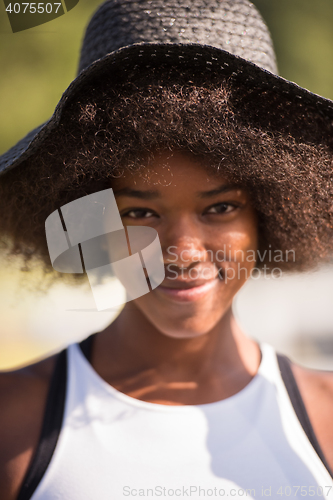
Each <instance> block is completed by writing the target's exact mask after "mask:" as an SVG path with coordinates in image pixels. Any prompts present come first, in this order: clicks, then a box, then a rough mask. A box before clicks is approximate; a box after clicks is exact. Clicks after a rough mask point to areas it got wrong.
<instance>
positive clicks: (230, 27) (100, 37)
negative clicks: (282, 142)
mask: <svg viewBox="0 0 333 500" xmlns="http://www.w3.org/2000/svg"><path fill="white" fill-rule="evenodd" d="M162 67H163V68H165V67H172V68H173V69H175V70H176V71H177V69H179V71H181V72H182V73H185V74H186V73H188V75H189V76H190V75H198V74H201V75H204V74H208V73H210V74H213V73H214V74H215V75H221V78H222V77H223V79H225V78H228V79H232V80H233V81H234V82H236V83H239V84H240V85H242V86H243V88H245V89H247V91H248V92H249V93H251V92H252V93H253V92H254V91H255V95H256V96H258V95H265V92H266V93H267V91H269V92H273V93H274V95H275V99H279V97H281V98H282V96H283V99H284V100H286V99H287V100H289V101H291V102H295V101H296V102H297V103H298V109H299V113H300V114H302V117H303V120H302V121H301V123H302V126H301V127H300V128H301V129H302V130H300V131H299V133H300V134H302V132H303V131H304V134H305V135H307V136H309V132H310V131H311V127H314V117H319V120H318V121H317V123H315V127H314V128H316V129H317V132H318V128H319V129H320V128H322V129H323V134H327V130H331V129H332V124H333V102H332V101H330V100H328V99H325V98H323V97H320V96H318V95H316V94H314V93H312V92H309V91H308V90H306V89H304V88H301V87H299V86H298V85H296V84H295V83H293V82H289V81H287V80H285V79H284V78H281V77H279V76H277V74H276V73H277V68H276V60H275V54H274V50H273V46H272V41H271V37H270V34H269V32H268V29H267V27H266V25H265V23H264V21H263V19H262V17H261V16H260V14H259V12H258V11H257V10H256V8H255V7H254V5H253V4H252V3H250V2H249V1H248V0H137V1H133V0H108V1H107V2H105V3H103V4H102V5H101V6H100V7H99V9H98V10H97V11H96V13H95V14H94V16H93V17H92V19H91V21H90V23H89V25H88V27H87V30H86V34H85V37H84V41H83V45H82V50H81V57H80V63H79V72H78V76H77V77H76V78H75V79H74V80H73V82H72V83H71V84H70V85H69V87H68V88H67V90H66V91H65V92H64V94H63V95H62V98H61V99H60V101H59V103H58V105H57V107H56V109H55V111H54V113H53V115H52V117H51V118H50V120H48V121H47V122H46V123H44V124H43V125H41V126H39V127H38V128H36V129H34V130H33V131H31V132H30V133H29V134H28V135H27V136H26V137H25V138H23V139H22V140H21V141H20V142H18V143H17V144H16V145H15V146H14V147H12V148H11V149H10V150H9V151H7V152H6V153H5V154H3V155H2V156H1V157H0V174H4V173H6V172H7V171H8V170H9V169H12V168H14V167H17V166H18V165H20V164H22V163H23V162H24V161H25V160H26V159H27V158H29V157H31V156H32V155H34V154H35V153H36V151H38V150H39V149H40V148H42V147H43V142H44V140H45V139H46V137H48V136H49V135H50V134H51V133H52V131H54V130H55V129H56V128H57V127H58V125H59V122H60V120H61V118H62V115H63V112H64V110H65V109H66V108H67V106H68V105H69V104H70V103H71V102H72V101H73V100H74V99H75V98H76V97H77V96H78V95H80V92H81V91H82V90H83V89H86V88H87V86H89V85H91V84H92V83H93V82H94V81H96V80H100V79H103V78H106V77H107V78H108V79H109V81H111V82H112V81H114V82H115V83H119V82H121V81H124V82H126V81H128V80H130V79H131V78H132V79H135V75H136V74H139V73H140V71H143V70H144V71H147V70H148V71H149V70H150V69H151V70H154V71H156V69H158V68H162ZM258 107H259V108H260V109H261V112H262V111H263V109H265V104H263V103H262V102H261V103H259V102H258ZM269 113H270V117H271V118H270V119H271V120H274V118H275V115H277V114H278V113H279V114H280V113H281V109H280V108H279V107H275V106H272V105H270V109H269ZM297 123H298V125H297V126H298V127H299V123H300V122H299V121H298V122H297ZM319 132H320V131H319ZM320 135H321V134H320V133H319V134H318V133H317V135H316V137H320ZM317 140H318V139H317Z"/></svg>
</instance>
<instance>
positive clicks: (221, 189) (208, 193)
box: [196, 184, 239, 198]
mask: <svg viewBox="0 0 333 500" xmlns="http://www.w3.org/2000/svg"><path fill="white" fill-rule="evenodd" d="M233 189H239V186H237V185H236V184H223V185H222V186H219V187H217V188H215V189H211V190H210V191H198V192H197V193H196V194H197V196H199V198H210V197H212V196H216V195H217V194H221V193H226V192H227V191H232V190H233Z"/></svg>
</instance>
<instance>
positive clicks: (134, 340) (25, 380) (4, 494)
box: [0, 153, 333, 500]
mask: <svg viewBox="0 0 333 500" xmlns="http://www.w3.org/2000/svg"><path fill="white" fill-rule="evenodd" d="M150 169H151V171H152V172H153V174H152V175H149V176H146V177H142V176H140V175H138V174H136V175H135V176H131V177H122V178H121V179H118V180H117V181H116V182H115V183H114V185H113V188H114V191H115V194H116V199H117V204H118V208H119V211H120V214H121V216H122V219H123V223H124V224H125V225H139V226H142V225H149V226H150V227H154V228H155V229H156V231H157V232H158V234H159V238H160V241H161V245H162V250H163V255H164V262H165V265H166V266H168V264H171V265H172V266H173V267H171V268H169V269H168V270H167V272H166V278H165V280H164V281H163V283H162V286H161V288H160V290H158V289H157V290H156V291H155V292H154V291H153V292H150V293H149V294H146V295H145V296H142V297H140V298H139V299H136V300H134V301H132V302H129V303H127V304H126V305H125V307H124V309H123V310H122V312H121V313H120V315H119V316H118V317H117V319H116V320H115V321H114V322H113V323H112V324H111V325H110V326H109V327H108V328H106V329H105V330H104V331H103V332H101V333H98V334H97V335H96V337H95V341H94V348H93V353H92V366H93V368H94V369H95V370H96V371H97V373H98V374H99V375H100V376H101V377H102V378H103V379H104V380H105V381H106V382H108V383H109V384H111V385H112V386H114V387H115V388H116V389H118V390H119V391H121V392H123V393H125V394H127V395H129V396H131V397H133V398H137V399H140V400H142V401H148V402H151V403H158V404H166V405H195V404H205V403H211V402H214V401H219V400H222V399H225V398H228V397H230V396H232V395H234V394H236V393H237V392H239V391H240V390H242V389H243V388H244V387H245V386H246V385H247V384H248V383H249V382H250V381H251V379H252V378H253V377H254V376H255V374H256V372H257V370H258V366H259V364H260V349H259V347H258V345H257V343H256V342H254V341H253V340H251V339H249V338H248V337H247V336H246V335H245V334H244V333H243V332H242V331H241V329H240V328H239V326H238V325H237V323H236V321H235V319H234V317H233V315H232V310H231V306H232V300H233V298H234V296H235V294H236V293H237V291H238V290H239V289H240V288H241V287H242V285H243V284H244V283H245V281H246V279H247V277H246V276H245V275H244V273H242V274H241V275H240V276H237V278H236V279H234V280H230V281H229V282H227V283H226V280H225V279H224V280H220V279H219V277H218V274H219V270H221V269H222V271H221V272H222V273H223V276H224V277H225V276H226V273H227V269H230V268H231V267H233V266H234V268H235V269H236V267H237V265H238V262H237V261H229V262H227V261H226V262H220V261H219V260H218V259H217V258H216V255H217V250H218V249H219V248H222V246H223V244H224V243H227V244H228V245H230V248H232V249H233V250H242V251H243V252H246V251H248V250H251V249H252V250H256V249H257V218H256V213H255V210H254V209H253V208H252V206H251V203H250V200H249V198H248V196H247V194H246V192H244V191H243V190H242V189H240V188H238V187H235V186H230V183H228V181H227V179H222V180H221V178H215V177H213V176H210V175H208V174H207V172H206V171H205V170H204V168H203V166H202V165H199V164H198V162H197V161H195V159H194V158H193V157H190V156H189V155H184V154H180V153H174V154H172V155H170V153H169V154H164V155H160V156H158V157H156V159H155V161H154V163H153V165H150ZM155 174H156V175H155ZM221 185H222V187H223V189H222V190H221V189H220V188H221ZM226 186H228V188H226ZM130 190H132V191H130ZM133 190H136V193H133ZM217 190H219V192H216V191H217ZM138 191H139V192H140V193H139V194H138ZM152 191H154V192H155V195H152ZM156 192H157V194H156ZM198 192H200V193H201V194H198ZM203 193H204V194H203ZM207 193H210V194H209V195H208V194H207ZM170 246H172V247H173V254H170V252H169V251H168V248H170ZM209 250H210V251H211V253H209V252H208V251H209ZM207 255H209V256H211V255H213V256H214V257H213V258H210V259H207V258H206V257H207ZM241 265H242V267H244V266H245V268H246V270H247V271H248V273H250V271H251V269H252V268H253V266H254V263H253V262H248V261H242V262H241ZM182 267H185V269H186V270H185V272H184V270H183V271H182V272H180V270H181V268H182ZM170 269H173V270H177V271H178V274H177V279H173V276H174V275H173V273H171V271H170ZM191 269H195V270H196V272H195V273H192V276H191V275H190V270H191ZM193 276H194V277H193ZM203 282H204V283H207V282H209V283H210V284H211V285H212V287H211V288H210V289H209V291H207V293H206V292H205V293H204V294H203V295H202V296H200V297H199V298H197V299H195V300H193V299H189V300H185V301H184V300H183V299H182V300H180V299H179V297H178V298H177V297H176V298H175V297H174V295H173V293H171V294H170V293H169V289H170V288H171V289H179V288H185V289H190V288H191V287H195V286H199V285H201V284H202V283H203ZM133 325H135V328H134V326H133ZM54 362H55V358H54V357H52V358H49V359H47V360H45V361H42V362H40V363H38V364H35V365H32V366H30V367H27V368H25V369H23V370H19V371H17V372H12V373H3V374H1V376H0V402H1V408H2V410H1V412H0V443H1V447H0V491H1V498H2V499H3V500H15V499H16V497H17V494H18V491H19V488H20V485H21V483H22V481H23V478H24V475H25V473H26V471H27V468H28V466H29V463H30V461H31V458H32V456H33V453H34V450H35V449H36V446H37V443H38V437H39V434H40V430H41V424H42V419H43V413H44V408H45V401H46V395H47V390H48V386H49V382H50V378H51V375H52V371H53V368H54ZM293 371H294V374H295V377H296V380H297V383H298V384H299V387H300V391H301V394H302V396H303V399H304V402H305V406H306V408H307V411H308V413H309V417H310V420H311V423H312V425H313V427H314V431H315V433H316V435H317V438H318V441H319V444H320V445H321V447H322V449H323V452H324V454H325V455H326V458H327V461H328V463H329V465H330V467H331V468H332V469H333V427H332V425H331V420H332V412H333V374H332V373H325V372H318V371H313V370H308V369H305V368H302V367H300V366H297V365H294V366H293Z"/></svg>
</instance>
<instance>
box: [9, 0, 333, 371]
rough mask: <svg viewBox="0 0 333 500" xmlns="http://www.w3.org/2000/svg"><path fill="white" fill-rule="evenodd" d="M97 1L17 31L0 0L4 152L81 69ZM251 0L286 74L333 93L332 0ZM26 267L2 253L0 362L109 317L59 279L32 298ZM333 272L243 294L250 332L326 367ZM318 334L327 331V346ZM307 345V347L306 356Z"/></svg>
mask: <svg viewBox="0 0 333 500" xmlns="http://www.w3.org/2000/svg"><path fill="white" fill-rule="evenodd" d="M153 1H154V0H153ZM100 3H101V0H80V2H79V4H78V5H77V6H76V7H75V8H74V9H73V10H71V11H70V12H68V13H67V14H65V15H64V16H61V17H59V18H58V19H55V20H53V21H51V22H49V23H47V24H44V25H41V26H38V27H36V28H32V29H29V30H26V31H22V32H18V33H15V34H13V33H12V32H11V28H10V24H9V21H8V18H7V14H6V12H5V6H4V3H3V1H2V0H0V116H1V119H0V154H1V153H3V152H5V151H6V150H7V149H9V148H10V147H11V146H12V145H14V144H15V143H16V142H17V141H18V140H19V139H21V138H22V137H23V136H24V135H25V134H26V133H28V132H29V131H30V130H31V129H33V128H35V127H36V126H38V125H40V124H41V123H43V122H44V121H46V120H47V119H48V118H49V117H50V116H51V115H52V113H53V111H54V108H55V106H56V104H57V102H58V101H59V99H60V97H61V94H62V92H63V91H64V90H65V89H66V87H67V86H68V85H69V84H70V82H71V81H72V80H73V79H74V77H75V74H76V70H77V65H78V53H79V49H80V45H81V41H82V36H83V31H84V28H85V26H86V25H87V22H88V19H89V18H90V17H91V15H92V13H93V12H94V10H95V9H96V8H97V6H98V5H99V4H100ZM254 4H255V5H256V6H257V7H258V8H259V10H260V11H261V13H262V15H263V17H264V19H265V20H266V22H267V24H268V26H269V28H270V31H271V34H272V38H273V42H274V45H275V49H276V53H277V60H278V67H279V72H280V75H281V76H283V77H285V78H287V79H288V80H292V81H294V82H296V83H298V84H299V85H301V86H303V87H306V88H307V89H309V90H311V91H312V92H315V93H317V94H320V95H322V96H325V97H327V98H330V99H333V67H332V61H333V29H332V28H333V1H332V0H316V1H314V0H255V1H254ZM21 275H22V273H20V272H19V270H18V268H17V266H16V267H15V266H8V265H7V264H6V263H5V261H3V260H1V256H0V317H1V328H0V369H8V368H10V367H12V366H18V365H21V364H26V363H28V362H30V361H31V360H33V359H36V358H39V357H43V356H45V355H47V354H48V353H50V352H52V351H54V350H57V349H59V347H60V346H61V345H64V344H66V343H69V342H71V341H73V340H75V339H77V338H80V337H81V338H82V337H83V336H86V335H88V334H89V333H91V332H93V331H98V330H99V329H101V328H103V326H104V324H107V323H108V322H109V321H110V320H111V317H107V316H105V315H94V314H92V315H91V316H89V317H88V316H87V315H86V314H83V315H81V316H80V315H79V314H77V315H73V313H72V314H70V313H68V312H66V310H65V309H66V305H67V307H68V303H70V304H72V303H74V302H73V301H74V299H75V300H76V301H77V302H78V303H82V301H83V298H82V297H81V296H80V295H78V296H77V298H75V297H74V291H73V290H70V291H68V290H65V289H62V288H61V287H60V288H59V290H58V291H55V292H54V294H53V295H52V294H51V295H50V296H46V297H36V296H35V295H34V294H33V293H32V292H31V290H30V291H29V290H28V292H24V291H23V289H22V287H21V282H20V278H21ZM37 276H38V273H35V274H34V273H32V274H30V275H29V276H27V277H26V280H27V281H28V282H29V284H30V288H31V286H32V285H33V282H34V280H35V279H36V277H37ZM332 277H333V267H332V269H331V270H328V271H327V272H326V271H325V272H323V274H322V275H318V277H316V276H314V277H313V278H308V277H304V280H305V281H300V282H299V283H298V282H296V281H295V282H294V281H288V280H287V281H286V282H284V283H282V282H281V284H279V283H275V284H272V283H264V284H260V285H259V284H258V285H256V286H257V288H254V289H253V291H252V292H251V290H252V288H250V289H249V291H248V292H247V295H246V293H245V295H244V297H245V298H244V300H243V302H242V301H241V305H240V306H239V310H240V312H239V316H240V317H241V319H242V317H244V321H245V327H246V328H247V329H248V331H249V332H250V334H251V335H252V332H254V333H253V334H254V336H256V337H257V338H260V335H261V336H262V340H267V341H269V342H270V343H272V344H273V345H275V347H277V348H278V349H279V350H280V351H282V352H285V353H286V354H288V355H294V356H295V357H296V358H297V356H298V359H299V360H300V361H302V360H303V361H304V362H306V363H308V364H311V363H312V359H313V356H314V354H316V355H318V358H316V359H317V361H316V366H323V359H324V358H323V357H322V356H321V357H320V356H319V355H320V352H321V351H323V352H324V351H325V353H326V354H327V355H328V354H329V355H330V356H331V357H330V358H329V363H330V364H329V365H327V366H330V367H331V366H332V367H333V343H332V342H331V340H329V344H328V343H327V342H326V339H332V333H333V332H332V324H333V320H332V317H331V311H332V310H333V304H332V293H331V282H332ZM311 280H312V281H311ZM325 280H326V281H325ZM324 284H325V286H324ZM274 287H275V288H274ZM274 290H275V291H274ZM274 293H275V294H276V295H274ZM306 293H307V295H305V294H306ZM302 294H304V295H302ZM90 299H91V298H90ZM90 299H89V297H88V298H87V299H84V300H88V301H89V300H90ZM251 300H252V302H251ZM265 300H266V302H265ZM71 301H72V302H71ZM315 301H317V302H315ZM258 303H259V305H258ZM314 303H315V304H316V305H315V307H314ZM270 307H271V309H270ZM246 308H247V309H246ZM320 308H322V312H321V313H319V312H318V311H319V310H320ZM266 309H267V311H268V313H267V314H266V316H267V318H266V319H265V318H263V313H264V312H265V310H266ZM310 312H313V318H312V317H311V318H312V319H311V318H309V316H308V315H309V314H310ZM259 315H260V318H261V320H260V322H261V324H262V328H261V330H262V333H260V328H259V327H260V325H259V323H258V317H259ZM325 317H326V320H325V321H326V322H325V321H323V318H325ZM319 318H320V321H321V323H320V322H318V319H319ZM264 319H265V321H266V322H265V321H264ZM251 322H252V323H251ZM251 325H252V326H251ZM246 328H245V331H247V330H246ZM274 328H275V330H274ZM274 332H275V333H274ZM318 332H319V333H318ZM313 333H316V335H317V337H318V335H319V334H320V335H322V346H323V347H320V346H319V343H318V341H317V340H314V337H313V335H312V334H313ZM266 336H267V339H266ZM317 337H316V338H317ZM318 338H319V340H320V338H321V337H318ZM325 342H326V343H325ZM328 345H329V346H330V349H331V351H332V352H330V351H328V348H327V346H328ZM306 346H308V347H306ZM318 346H319V347H318ZM306 349H308V352H309V353H310V355H311V356H310V357H308V358H306V356H305V354H306V352H305V351H306Z"/></svg>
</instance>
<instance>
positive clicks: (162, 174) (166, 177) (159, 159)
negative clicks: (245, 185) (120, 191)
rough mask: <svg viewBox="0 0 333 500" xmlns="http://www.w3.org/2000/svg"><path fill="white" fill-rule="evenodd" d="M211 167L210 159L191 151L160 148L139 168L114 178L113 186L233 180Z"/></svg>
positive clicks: (212, 182)
mask: <svg viewBox="0 0 333 500" xmlns="http://www.w3.org/2000/svg"><path fill="white" fill-rule="evenodd" d="M209 167H210V163H209V161H208V158H206V159H205V157H198V156H196V155H194V154H193V153H191V152H189V151H159V152H157V153H155V154H154V155H153V156H150V157H149V158H148V157H147V159H146V161H144V162H142V165H141V168H140V169H138V170H137V171H135V172H131V171H129V170H127V171H125V172H124V174H123V175H122V176H121V177H119V178H117V179H115V180H113V181H112V185H121V184H140V185H144V184H149V185H159V186H171V185H174V184H175V183H177V182H179V181H183V182H187V183H188V184H189V185H190V184H191V185H192V184H195V183H199V184H200V185H201V186H202V185H207V186H210V185H213V184H221V183H228V182H229V181H230V179H229V178H228V175H227V174H226V173H224V172H223V171H220V172H217V171H216V169H213V168H209Z"/></svg>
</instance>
